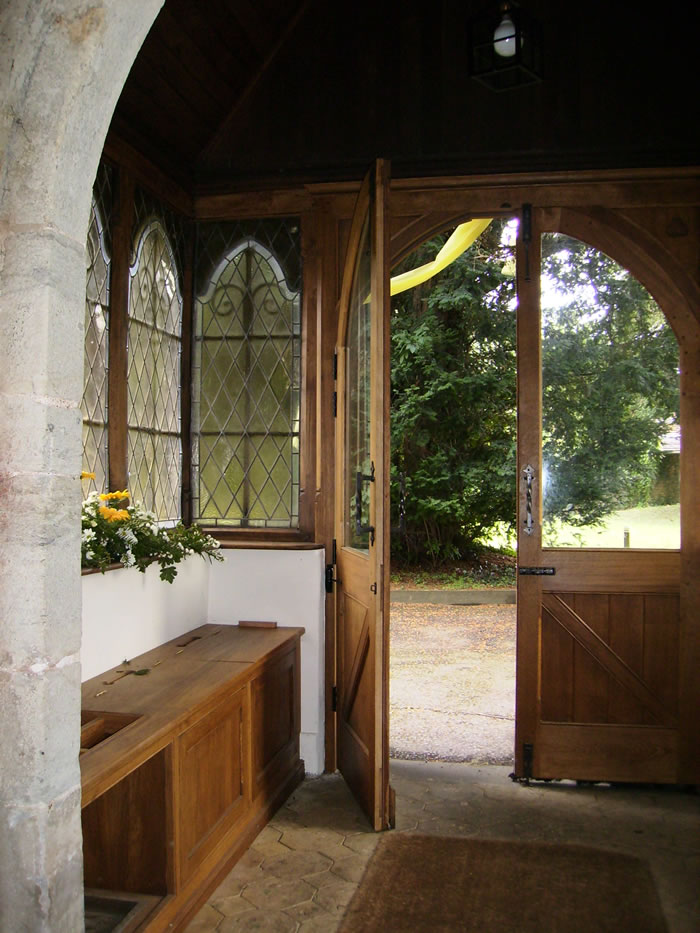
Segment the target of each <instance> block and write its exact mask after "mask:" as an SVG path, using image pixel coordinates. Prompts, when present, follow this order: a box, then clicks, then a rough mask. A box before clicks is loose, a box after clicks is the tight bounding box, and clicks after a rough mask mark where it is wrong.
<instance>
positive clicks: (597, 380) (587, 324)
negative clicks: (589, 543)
mask: <svg viewBox="0 0 700 933" xmlns="http://www.w3.org/2000/svg"><path fill="white" fill-rule="evenodd" d="M542 272H543V300H542V305H543V341H542V368H543V460H544V465H545V469H546V480H545V494H544V516H545V519H551V518H559V519H562V520H565V521H566V522H567V523H569V524H572V525H588V524H593V523H595V522H597V521H599V520H600V519H601V518H603V517H604V516H605V515H607V514H609V513H610V512H612V511H615V510H616V509H624V508H630V507H633V506H640V505H645V504H647V502H648V501H649V497H650V493H651V489H652V486H653V484H654V480H655V479H656V476H657V473H658V469H659V463H660V459H661V451H660V449H659V439H660V437H661V436H662V435H663V434H664V433H666V432H667V431H668V428H669V425H670V424H673V423H678V416H679V412H678V408H679V388H678V345H677V343H676V339H675V337H674V335H673V331H672V330H671V328H670V327H669V326H668V324H667V323H666V320H665V318H664V315H663V313H662V311H661V310H660V308H659V307H658V305H657V304H656V303H655V302H654V300H653V299H652V297H651V296H650V295H649V293H648V292H647V291H646V289H645V288H644V287H643V286H642V285H641V284H640V283H639V282H638V281H637V280H636V279H635V278H634V277H633V276H631V275H630V274H629V273H628V272H627V271H626V270H625V269H623V268H622V267H621V266H619V265H618V264H617V263H616V262H614V261H613V260H612V259H610V257H609V256H606V255H605V254H604V253H601V252H599V251H598V250H596V249H594V248H593V247H590V246H588V245H587V244H585V243H582V242H581V241H580V240H574V239H571V238H570V237H565V236H562V235H560V234H548V235H546V236H545V237H544V238H543V261H542Z"/></svg>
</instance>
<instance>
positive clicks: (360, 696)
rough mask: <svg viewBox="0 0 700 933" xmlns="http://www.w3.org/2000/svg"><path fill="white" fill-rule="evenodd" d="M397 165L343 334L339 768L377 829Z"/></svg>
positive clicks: (371, 218) (383, 187)
mask: <svg viewBox="0 0 700 933" xmlns="http://www.w3.org/2000/svg"><path fill="white" fill-rule="evenodd" d="M388 184H389V177H388V165H387V164H386V163H385V162H383V161H378V162H377V163H376V165H375V166H374V168H373V170H372V171H371V172H370V173H369V174H368V175H367V177H366V178H365V180H364V183H363V185H362V189H361V191H360V194H359V197H358V201H357V205H356V208H355V214H354V217H353V221H352V226H351V230H350V240H349V244H348V252H347V258H346V263H345V269H344V274H343V284H342V290H341V299H340V314H339V324H338V341H337V420H336V425H337V427H336V464H337V466H336V518H335V526H336V578H337V580H336V619H337V635H336V645H337V672H336V678H337V679H336V684H337V700H336V707H337V717H338V719H337V743H338V744H337V747H338V768H339V770H340V772H341V773H342V774H343V776H344V778H345V780H346V781H347V783H348V785H349V786H350V789H351V790H352V792H353V793H354V795H355V797H356V798H357V800H358V801H359V803H360V805H361V806H362V808H363V809H364V811H365V812H366V814H367V816H368V818H369V820H370V822H371V824H372V826H373V827H374V829H376V830H380V829H386V828H387V827H388V826H389V825H390V824H391V823H392V822H393V816H392V813H391V809H392V806H391V800H390V798H391V796H392V795H391V793H390V788H389V783H388V781H389V774H388V769H389V746H388V637H389V633H388V621H389V615H388V609H389V528H388V521H389V510H388V487H389V480H388V477H389V309H388V302H389V264H388V249H387V241H388V230H387V222H386V210H387V189H388Z"/></svg>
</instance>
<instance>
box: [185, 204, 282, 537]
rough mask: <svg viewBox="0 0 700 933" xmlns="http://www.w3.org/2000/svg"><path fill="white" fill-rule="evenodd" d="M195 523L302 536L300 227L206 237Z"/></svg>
mask: <svg viewBox="0 0 700 933" xmlns="http://www.w3.org/2000/svg"><path fill="white" fill-rule="evenodd" d="M197 270H198V273H199V275H198V284H197V298H196V302H195V318H196V319H195V347H194V372H193V409H192V424H193V479H194V482H193V506H194V510H193V514H194V517H195V519H196V520H198V521H201V522H202V523H205V524H207V525H219V526H228V527H237V528H296V527H298V521H299V430H300V427H299V412H300V393H301V364H300V358H301V319H300V281H299V280H300V251H299V240H298V223H296V222H293V221H284V220H283V221H274V222H270V221H268V222H258V223H257V225H254V224H253V225H251V224H249V225H247V226H245V225H229V226H228V227H227V229H225V230H223V231H222V228H221V227H220V226H219V227H215V226H212V227H211V228H210V229H208V230H204V231H202V230H201V229H200V232H199V240H198V260H197Z"/></svg>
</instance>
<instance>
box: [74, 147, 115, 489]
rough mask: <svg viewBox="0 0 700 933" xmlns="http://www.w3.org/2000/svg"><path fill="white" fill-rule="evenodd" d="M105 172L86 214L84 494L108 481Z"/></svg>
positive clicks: (107, 188) (107, 190)
mask: <svg viewBox="0 0 700 933" xmlns="http://www.w3.org/2000/svg"><path fill="white" fill-rule="evenodd" d="M110 182H111V173H110V171H109V169H108V167H107V166H105V165H102V166H101V167H100V171H99V173H98V176H97V181H96V184H95V189H94V193H93V198H92V208H91V211H90V226H89V227H88V235H87V247H86V265H87V277H86V289H85V355H84V368H83V398H82V404H81V411H82V416H83V460H82V464H83V469H84V470H86V471H88V472H90V473H94V474H95V478H94V480H86V481H85V485H84V487H83V489H84V491H85V492H87V491H92V490H97V491H98V492H103V491H104V490H106V489H107V483H108V468H109V458H108V448H107V420H108V413H107V402H108V386H107V354H108V351H109V290H110V272H111V255H110V247H109V223H108V221H109V205H110V203H111V184H110Z"/></svg>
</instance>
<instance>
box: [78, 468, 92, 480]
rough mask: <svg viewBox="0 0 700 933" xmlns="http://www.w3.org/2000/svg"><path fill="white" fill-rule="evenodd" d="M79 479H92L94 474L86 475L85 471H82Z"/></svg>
mask: <svg viewBox="0 0 700 933" xmlns="http://www.w3.org/2000/svg"><path fill="white" fill-rule="evenodd" d="M80 478H81V479H94V478H95V474H94V473H88V472H87V470H82V471H81V473H80Z"/></svg>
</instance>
